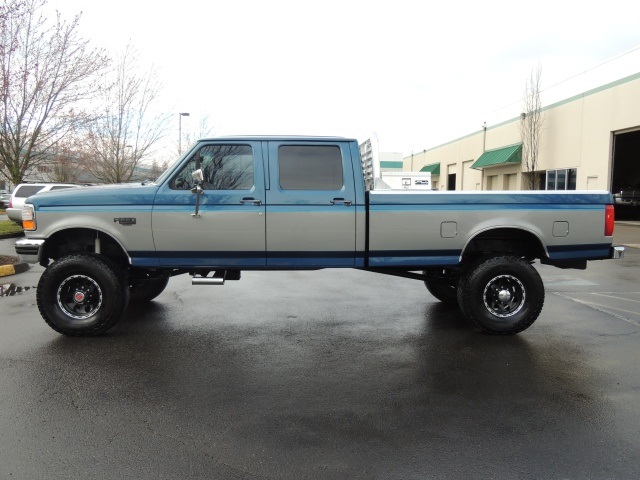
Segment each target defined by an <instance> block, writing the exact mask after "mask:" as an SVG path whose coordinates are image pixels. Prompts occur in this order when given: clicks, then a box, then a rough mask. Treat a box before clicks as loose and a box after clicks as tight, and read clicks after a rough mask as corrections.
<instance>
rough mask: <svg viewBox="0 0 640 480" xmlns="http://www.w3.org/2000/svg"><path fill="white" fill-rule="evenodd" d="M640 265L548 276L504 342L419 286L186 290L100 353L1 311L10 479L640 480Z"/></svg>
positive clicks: (93, 344)
mask: <svg viewBox="0 0 640 480" xmlns="http://www.w3.org/2000/svg"><path fill="white" fill-rule="evenodd" d="M638 243H640V242H638ZM639 266H640V250H637V249H629V251H628V252H627V254H626V257H625V258H624V259H621V260H618V261H613V260H611V261H604V262H591V263H590V265H589V268H588V269H587V270H585V271H575V270H559V269H555V268H553V267H548V266H540V265H538V266H537V268H538V270H539V271H540V272H541V275H542V277H543V279H544V281H545V284H546V286H547V297H546V304H545V307H544V309H543V311H542V315H541V317H540V318H539V319H538V321H537V322H536V323H535V324H534V325H533V326H532V327H531V328H530V329H528V330H527V331H525V332H524V333H522V334H520V335H517V336H512V337H504V338H503V337H492V336H486V335H482V334H479V333H477V332H476V331H474V330H473V329H471V328H470V327H469V326H468V325H467V324H466V322H465V321H464V319H463V318H462V316H461V314H460V313H459V311H458V310H457V309H456V308H449V307H446V306H444V305H442V304H440V303H438V302H437V301H436V300H435V299H434V298H433V297H431V296H430V295H429V294H428V293H427V291H426V289H425V288H424V286H423V285H422V284H421V283H420V282H416V281H412V280H406V279H399V278H392V277H385V276H382V275H375V274H372V273H366V272H358V271H351V270H340V271H336V270H324V271H317V272H282V273H274V272H271V273H269V272H243V278H242V280H241V281H240V282H227V284H226V285H225V286H223V287H206V286H191V285H190V279H189V278H188V277H187V276H181V277H176V278H173V279H172V280H171V281H170V282H169V287H168V288H167V290H166V291H165V292H164V293H162V294H161V295H160V296H159V297H158V298H157V300H156V301H154V302H152V303H151V304H150V305H148V306H146V307H135V306H131V307H130V308H129V311H128V314H127V318H126V320H125V321H123V322H122V323H121V324H119V325H118V326H116V327H115V328H114V329H112V330H111V331H110V332H109V333H108V334H107V335H106V336H103V337H100V338H90V339H73V338H66V337H64V336H61V335H58V334H57V333H55V332H54V331H53V330H51V329H50V328H49V327H47V326H46V324H45V323H44V321H43V320H42V319H41V317H40V315H39V313H38V311H37V307H36V306H35V291H34V289H33V288H31V289H29V290H26V287H33V286H34V285H36V284H37V280H38V277H39V275H40V273H41V271H42V268H41V267H35V268H33V269H31V270H30V271H29V272H27V273H23V274H20V275H16V276H11V277H5V278H3V279H1V280H3V281H5V282H6V281H7V280H11V281H12V282H13V283H14V285H15V288H18V287H22V288H23V290H22V291H20V292H17V291H14V294H13V295H10V296H5V297H1V298H0V312H1V320H0V432H2V435H0V477H1V478H62V477H64V478H83V479H84V478H114V479H116V478H117V479H121V478H137V479H138V478H154V479H164V478H167V479H168V478H219V479H227V478H229V479H254V478H274V479H280V478H283V479H300V478H322V479H324V478H328V479H351V478H381V479H388V478H392V479H414V478H415V479H424V478H498V479H502V478H504V479H514V478H569V479H583V478H589V479H610V478H615V479H626V478H629V479H636V478H638V477H640V415H638V412H640V369H639V368H638V358H639V354H638V352H639V347H640V326H639V325H640V315H639V313H638V312H640V268H638V267H639Z"/></svg>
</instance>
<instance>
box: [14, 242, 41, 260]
mask: <svg viewBox="0 0 640 480" xmlns="http://www.w3.org/2000/svg"><path fill="white" fill-rule="evenodd" d="M43 245H44V240H36V239H33V238H21V239H20V240H17V241H16V253H17V254H18V255H19V256H20V260H22V261H23V262H27V263H40V257H41V256H42V246H43Z"/></svg>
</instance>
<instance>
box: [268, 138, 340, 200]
mask: <svg viewBox="0 0 640 480" xmlns="http://www.w3.org/2000/svg"><path fill="white" fill-rule="evenodd" d="M278 165H279V167H278V168H279V171H280V188H282V189H283V190H340V189H341V188H342V186H343V184H344V180H343V177H342V154H341V153H340V148H339V147H338V146H335V145H283V146H281V147H280V148H279V149H278Z"/></svg>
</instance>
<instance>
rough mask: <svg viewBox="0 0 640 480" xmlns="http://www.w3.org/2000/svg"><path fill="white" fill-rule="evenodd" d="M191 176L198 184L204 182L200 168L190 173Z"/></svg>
mask: <svg viewBox="0 0 640 480" xmlns="http://www.w3.org/2000/svg"><path fill="white" fill-rule="evenodd" d="M191 178H193V179H194V180H195V181H196V183H198V184H200V183H202V182H204V175H202V170H201V169H200V168H199V169H197V170H195V171H194V172H193V173H192V174H191Z"/></svg>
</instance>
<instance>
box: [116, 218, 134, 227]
mask: <svg viewBox="0 0 640 480" xmlns="http://www.w3.org/2000/svg"><path fill="white" fill-rule="evenodd" d="M113 222H114V223H115V222H118V223H119V224H120V225H135V224H136V219H135V218H114V219H113Z"/></svg>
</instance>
